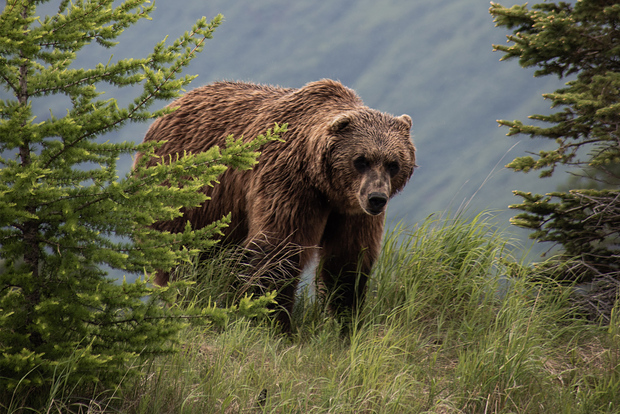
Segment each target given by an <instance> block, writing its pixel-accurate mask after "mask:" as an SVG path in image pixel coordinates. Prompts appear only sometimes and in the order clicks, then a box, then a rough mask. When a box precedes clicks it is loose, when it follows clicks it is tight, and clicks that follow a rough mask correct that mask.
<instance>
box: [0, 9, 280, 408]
mask: <svg viewBox="0 0 620 414" xmlns="http://www.w3.org/2000/svg"><path fill="white" fill-rule="evenodd" d="M42 3H46V1H34V0H31V1H29V0H8V1H7V2H6V6H5V7H4V10H3V11H2V13H1V14H0V83H1V84H2V87H3V88H4V89H5V90H6V91H8V92H9V94H10V97H9V98H7V99H2V100H0V168H1V169H0V259H1V261H2V263H1V265H2V266H1V270H0V401H3V402H4V401H9V400H10V399H9V397H10V396H12V395H13V393H15V389H16V387H19V388H20V389H26V390H28V389H33V387H38V386H43V387H46V386H49V385H50V382H51V381H53V379H54V377H55V376H56V375H57V374H58V373H59V372H69V374H68V376H67V377H66V378H68V380H67V381H68V382H69V383H77V382H80V381H94V382H95V383H101V382H103V383H114V384H118V383H119V381H120V380H121V378H122V377H123V376H124V375H126V374H127V363H128V362H130V361H134V360H135V359H136V357H137V356H138V355H142V356H145V355H154V354H159V353H165V352H169V351H170V350H171V349H172V348H171V345H172V342H171V341H170V340H171V339H173V338H174V334H175V333H176V332H178V330H179V329H180V327H181V326H182V323H181V322H180V321H182V320H185V319H186V318H184V315H185V314H181V313H180V312H181V311H180V310H179V309H178V308H177V307H166V306H161V305H162V303H169V304H170V303H172V301H173V298H174V295H175V289H174V287H171V288H163V289H153V288H152V287H150V286H151V285H150V284H149V283H147V281H145V280H143V279H138V281H137V282H135V283H127V282H126V281H123V282H122V283H120V284H119V283H114V281H112V280H110V279H109V278H107V277H106V273H105V271H104V270H102V266H109V267H111V268H114V269H122V270H123V271H126V272H133V273H149V272H152V271H153V270H154V269H170V268H171V267H173V266H175V265H177V264H179V263H180V262H183V261H187V260H189V259H190V258H191V257H192V255H194V254H195V252H196V251H197V250H198V249H204V248H206V247H208V246H210V245H212V244H213V243H214V241H213V239H214V237H215V236H217V235H218V234H219V233H220V230H221V228H222V226H225V225H226V223H227V218H223V219H222V220H221V221H219V222H216V223H213V224H212V225H210V226H207V227H205V228H203V229H192V228H190V227H189V225H188V227H187V228H186V229H185V231H184V232H183V233H179V234H170V233H162V232H157V231H153V230H152V229H150V228H149V225H150V224H152V223H153V222H155V221H158V220H170V219H172V218H173V217H176V216H179V215H180V214H181V212H180V210H181V208H191V207H195V206H198V205H200V204H201V203H202V202H204V201H205V198H206V197H205V196H204V194H202V193H201V192H200V191H199V190H200V188H201V187H203V186H205V185H213V184H214V183H215V182H216V180H217V177H218V175H219V174H220V173H221V172H222V171H224V170H225V169H226V168H229V167H232V168H243V169H247V168H251V167H252V166H253V165H254V164H255V163H256V160H257V156H258V152H257V151H258V149H259V147H260V146H261V145H262V144H263V143H265V142H266V141H268V140H272V139H276V138H277V134H278V133H279V132H282V131H283V130H284V128H283V127H278V126H277V125H276V127H275V129H274V131H273V132H272V131H268V132H267V134H265V135H264V136H260V137H257V138H256V139H254V140H252V141H249V142H247V140H245V141H244V140H242V139H233V138H232V137H231V138H229V140H228V145H227V147H226V148H221V149H219V148H213V149H212V150H210V151H208V152H205V153H202V154H197V155H187V156H186V157H181V158H179V159H175V160H172V161H171V162H170V163H161V164H160V165H157V166H155V167H153V168H149V169H145V168H144V167H143V166H142V165H139V166H138V168H137V169H136V171H135V172H134V173H132V174H130V175H128V176H126V177H123V178H121V179H119V177H118V176H117V160H118V159H119V157H120V156H121V155H122V154H134V153H135V152H136V151H142V152H145V153H152V151H153V149H154V145H156V144H152V143H149V144H140V145H135V144H133V143H119V144H115V143H108V142H99V141H98V140H97V138H98V137H99V136H101V135H102V134H104V133H107V132H109V131H112V130H116V129H119V128H121V127H122V126H123V125H125V124H127V123H128V122H137V121H146V120H150V119H153V118H155V117H157V116H161V115H163V114H165V113H167V112H169V111H170V109H162V110H157V111H154V112H150V111H149V110H148V108H149V106H150V105H151V104H152V103H153V102H154V101H156V100H170V99H172V98H174V97H176V96H178V94H179V92H180V90H181V88H183V87H184V86H185V85H187V84H188V83H189V82H190V81H191V80H192V79H193V77H192V76H183V77H180V76H179V75H180V73H181V71H182V69H183V68H184V67H186V66H187V65H188V64H189V62H190V61H191V60H192V59H193V58H194V57H195V56H196V54H197V53H198V52H200V51H201V50H202V48H203V45H204V42H205V40H206V39H209V38H211V36H212V33H213V31H214V29H215V28H216V27H217V26H218V25H219V24H220V22H221V19H222V17H221V16H217V17H216V18H214V19H213V20H212V21H211V22H210V23H208V22H207V21H206V20H205V18H202V19H200V20H198V21H197V22H196V23H195V25H194V26H193V27H192V29H191V31H190V32H186V33H185V34H184V35H183V36H181V37H180V38H179V39H177V40H176V41H174V42H173V43H172V44H171V45H166V44H165V42H164V41H162V42H161V43H159V44H157V45H156V46H155V48H154V50H153V52H152V53H151V54H149V55H148V56H147V57H145V58H139V59H123V60H119V61H118V62H114V63H107V64H98V65H97V66H96V67H95V68H93V69H76V68H74V67H72V63H73V62H74V61H75V58H76V53H77V52H79V51H80V50H81V49H83V48H84V47H85V46H88V45H91V44H92V43H98V44H99V45H101V46H104V47H106V48H111V47H113V46H114V45H115V44H116V43H115V39H116V38H117V37H118V36H119V35H120V34H121V33H122V32H123V30H124V29H125V28H127V27H129V26H130V25H132V24H134V23H136V22H138V21H139V20H141V19H145V18H146V19H148V18H149V13H150V12H151V11H152V10H153V6H151V5H149V2H148V1H145V0H125V1H124V2H122V4H118V5H116V6H114V4H113V3H114V2H113V0H76V1H72V2H71V1H68V0H63V1H61V2H60V5H59V6H58V12H57V14H55V15H51V16H38V14H37V7H38V6H39V5H40V4H42ZM92 46H94V45H92ZM101 84H103V85H105V84H107V85H111V86H114V87H126V86H136V85H139V86H141V88H142V91H141V93H139V95H138V96H137V97H136V98H135V99H134V100H133V102H131V103H129V104H128V105H127V106H126V107H123V108H121V107H119V105H118V104H117V102H116V100H115V99H103V98H102V97H101V92H99V90H97V89H96V86H97V85H101ZM54 95H59V96H64V97H66V98H68V102H70V105H69V107H68V108H67V109H66V113H64V114H63V116H59V112H60V110H59V109H57V108H55V109H54V110H53V111H51V113H50V115H49V117H47V118H46V119H45V118H42V116H41V114H38V113H35V111H34V110H33V102H36V101H37V100H42V99H44V98H46V97H49V96H54ZM143 159H145V158H143ZM163 183H165V184H166V185H162V184H163ZM145 297H148V299H145ZM272 299H273V297H271V300H272ZM263 301H264V299H263ZM268 301H269V300H268ZM244 306H245V308H248V309H252V312H257V310H256V309H255V308H253V307H252V304H251V303H250V304H248V303H246V304H245V305H244ZM261 306H262V305H261ZM245 308H244V309H245ZM232 311H234V310H232ZM196 312H198V314H199V315H198V316H200V312H199V311H196ZM196 312H195V313H194V316H196ZM209 312H211V310H209V309H206V310H204V311H203V312H202V314H208V313H209ZM212 313H213V312H212ZM68 366H70V367H71V368H70V369H69V370H68V371H67V370H66V368H67V367H68ZM31 395H35V394H31ZM2 404H3V403H0V407H2ZM5 408H6V407H5Z"/></svg>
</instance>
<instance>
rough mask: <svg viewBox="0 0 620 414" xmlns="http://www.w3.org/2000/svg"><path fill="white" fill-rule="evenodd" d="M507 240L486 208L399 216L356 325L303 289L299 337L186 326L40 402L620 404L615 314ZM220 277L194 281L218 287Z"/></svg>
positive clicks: (605, 407)
mask: <svg viewBox="0 0 620 414" xmlns="http://www.w3.org/2000/svg"><path fill="white" fill-rule="evenodd" d="M513 253H515V251H514V248H513V246H512V245H511V243H510V242H509V241H507V240H506V237H505V236H504V235H502V234H500V233H498V232H497V231H495V230H494V226H493V225H492V222H491V221H489V220H488V218H487V217H484V216H478V217H475V218H473V219H472V220H452V219H435V220H428V221H426V222H425V223H424V224H423V225H422V226H420V227H419V228H398V229H396V230H394V231H393V232H391V233H390V234H389V235H388V237H387V240H386V245H385V248H384V250H383V254H382V256H381V258H380V261H379V263H378V265H377V267H376V268H375V271H374V273H373V277H372V279H371V284H370V295H369V298H368V301H367V303H366V306H365V307H364V308H363V309H362V311H361V312H360V314H359V315H358V317H357V322H358V323H357V325H356V326H357V327H358V328H357V329H354V330H353V332H351V334H350V335H348V336H344V337H343V336H342V335H341V334H340V326H339V325H338V323H337V322H335V321H334V320H333V319H332V318H331V317H330V316H329V315H327V314H326V313H325V312H324V309H323V306H322V305H321V303H320V302H316V301H313V300H312V299H311V298H310V297H309V296H308V294H307V292H306V293H304V294H302V297H301V298H300V299H301V300H300V302H299V303H298V306H297V308H296V312H295V314H294V319H295V322H296V325H297V334H296V335H295V336H293V337H291V338H288V337H282V336H278V335H277V334H276V333H275V332H276V331H274V330H273V329H272V328H270V327H269V325H268V323H265V322H256V321H254V322H252V321H248V320H243V319H241V320H234V321H230V322H229V323H228V324H227V326H226V327H225V328H223V329H216V328H213V327H211V328H205V327H193V328H191V327H190V328H188V329H187V330H186V331H185V332H184V333H183V334H182V335H181V338H180V340H181V345H180V347H179V353H178V354H177V355H172V356H168V357H160V358H158V359H155V360H150V361H146V362H142V363H140V361H139V360H138V359H137V360H136V365H135V366H134V367H133V368H129V369H136V370H142V372H143V373H144V376H143V378H142V379H141V380H140V381H138V382H136V383H127V384H122V385H124V387H122V388H120V389H117V390H105V391H103V390H98V391H92V390H91V391H89V392H90V394H88V393H87V394H86V397H87V398H75V397H73V398H72V397H71V395H72V394H73V395H75V393H76V392H82V395H84V394H83V393H84V391H83V390H77V391H76V390H68V389H65V388H63V385H62V375H59V378H58V387H57V388H56V389H54V390H52V394H51V395H49V396H43V397H44V398H43V401H44V402H45V403H44V409H43V410H41V411H40V412H46V413H60V412H63V413H64V412H68V410H69V409H74V410H76V409H77V408H78V407H79V406H80V404H81V407H82V409H83V410H84V412H85V411H86V408H88V409H89V410H90V411H88V412H89V413H93V414H94V413H112V412H114V413H127V414H138V413H144V414H146V413H149V414H150V413H201V414H204V413H230V414H232V413H290V412H294V413H416V414H418V413H541V414H543V413H544V414H548V413H567V414H568V413H583V414H591V413H617V412H619V411H620V330H619V329H618V321H617V320H614V321H612V323H611V324H610V325H609V327H599V326H598V325H596V324H592V323H588V322H586V321H585V320H583V319H581V318H579V316H578V315H577V314H575V313H574V312H571V311H570V310H569V301H568V293H569V290H568V289H567V288H562V287H560V286H557V285H554V284H552V283H540V282H539V283H532V282H528V281H527V279H526V278H525V275H526V274H528V273H530V272H531V269H528V268H526V267H522V266H521V265H520V264H519V263H518V262H517V261H515V260H514V258H513V257H512V256H513ZM224 259H225V258H224ZM217 271H218V267H217V266H215V267H211V268H205V269H202V271H201V272H200V273H199V274H200V275H201V277H200V278H199V280H209V278H210V277H214V276H215V277H216V278H218V279H219V278H220V277H221V275H219V276H218V275H217V274H214V273H213V272H217ZM214 286H215V284H213V283H200V282H199V283H198V284H197V285H196V286H195V287H194V290H193V292H194V293H197V292H200V296H201V297H203V298H204V297H208V296H211V297H221V296H220V293H221V291H219V288H218V287H214ZM190 293H191V292H190ZM615 318H617V314H616V316H615ZM85 388H86V389H87V390H88V389H89V388H88V384H86V385H85ZM15 403H16V404H15V405H14V406H12V407H9V410H8V412H9V413H11V414H13V413H16V412H18V411H13V410H12V409H13V408H17V407H18V406H19V405H18V403H19V401H15Z"/></svg>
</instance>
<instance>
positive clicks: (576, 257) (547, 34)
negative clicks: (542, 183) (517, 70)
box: [490, 0, 620, 318]
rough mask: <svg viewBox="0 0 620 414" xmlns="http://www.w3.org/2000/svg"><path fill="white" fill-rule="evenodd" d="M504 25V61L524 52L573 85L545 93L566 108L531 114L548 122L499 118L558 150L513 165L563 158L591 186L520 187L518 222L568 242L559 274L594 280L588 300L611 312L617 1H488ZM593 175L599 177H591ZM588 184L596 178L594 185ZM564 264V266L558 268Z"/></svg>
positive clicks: (617, 277) (616, 274)
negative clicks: (565, 188) (508, 4)
mask: <svg viewBox="0 0 620 414" xmlns="http://www.w3.org/2000/svg"><path fill="white" fill-rule="evenodd" d="M490 13H491V14H492V15H493V16H494V19H495V23H496V25H497V26H500V27H506V28H508V29H512V30H513V34H512V35H509V36H508V42H509V43H510V44H509V45H494V48H495V49H496V50H499V51H501V52H502V53H503V54H504V56H503V57H502V60H506V59H510V58H519V63H520V64H521V66H523V67H532V66H533V67H536V68H537V70H536V72H535V76H546V75H556V76H558V77H559V78H561V79H563V78H569V79H570V80H569V81H568V82H567V83H566V87H565V88H562V89H559V90H557V91H555V92H554V93H549V94H545V95H543V96H544V97H545V99H549V100H550V101H551V102H552V107H553V108H560V109H561V110H559V111H558V112H555V113H553V114H551V115H532V116H530V118H531V119H533V120H536V121H540V122H541V123H543V124H547V125H546V126H544V125H543V126H538V125H526V124H524V123H523V122H521V121H505V120H502V121H498V122H499V124H500V125H503V126H507V127H509V128H510V129H509V132H508V135H515V134H527V135H530V136H531V137H542V138H547V139H550V140H553V142H555V143H556V145H557V148H556V149H553V150H551V151H540V153H539V154H538V156H534V157H533V156H525V157H518V158H516V159H515V160H513V161H512V162H511V163H510V164H508V167H509V168H512V169H514V170H515V171H524V172H527V171H530V170H540V171H541V174H540V176H541V177H547V176H550V175H552V174H553V173H554V171H555V168H556V167H557V166H558V165H565V166H568V167H570V168H571V169H572V170H573V173H574V174H576V175H578V176H582V177H585V178H587V179H586V180H584V179H580V180H574V181H572V183H573V185H575V184H580V185H583V184H586V187H577V188H574V189H570V190H569V191H556V192H553V193H549V194H546V195H539V194H531V193H528V192H523V191H515V194H517V195H519V196H520V197H522V198H523V202H522V203H521V204H518V205H514V206H511V208H515V209H518V210H521V211H522V213H520V214H518V215H517V216H516V217H514V219H513V223H514V224H516V225H518V226H521V227H525V228H529V229H532V230H533V233H532V234H531V237H532V238H534V239H537V240H539V241H550V242H554V243H556V244H559V245H561V246H562V248H563V258H562V260H561V261H560V266H559V268H557V267H556V268H555V270H556V277H559V278H564V279H569V280H571V281H580V282H582V281H589V282H593V285H592V290H591V291H590V294H589V295H588V296H587V297H586V298H585V300H584V303H586V304H587V306H588V308H589V310H590V311H591V312H592V314H594V315H596V316H603V317H604V318H609V316H610V312H611V309H612V308H613V304H614V302H615V301H616V299H617V295H618V287H619V286H620V190H619V189H618V182H620V169H619V168H618V166H619V165H620V46H619V44H618V39H619V38H620V4H618V2H615V1H598V0H581V1H578V2H573V3H567V2H558V3H554V2H545V3H539V4H534V5H533V6H532V7H531V8H528V6H527V5H523V6H519V5H516V6H513V7H511V8H505V7H503V6H501V5H499V4H496V3H491V8H490ZM593 181H594V184H593ZM588 182H589V183H588ZM557 270H559V272H557Z"/></svg>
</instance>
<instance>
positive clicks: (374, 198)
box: [368, 193, 388, 214]
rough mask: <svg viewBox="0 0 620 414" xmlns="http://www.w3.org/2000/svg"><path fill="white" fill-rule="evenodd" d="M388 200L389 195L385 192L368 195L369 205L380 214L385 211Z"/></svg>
mask: <svg viewBox="0 0 620 414" xmlns="http://www.w3.org/2000/svg"><path fill="white" fill-rule="evenodd" d="M387 202H388V196H387V195H385V194H383V193H370V194H369V195H368V206H369V207H370V210H371V212H372V213H374V214H379V213H381V211H383V207H385V205H386V204H387Z"/></svg>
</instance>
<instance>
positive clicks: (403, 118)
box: [396, 114, 413, 129]
mask: <svg viewBox="0 0 620 414" xmlns="http://www.w3.org/2000/svg"><path fill="white" fill-rule="evenodd" d="M396 119H398V120H399V121H401V122H404V123H405V124H406V125H407V127H408V128H409V129H411V126H412V125H413V121H412V120H411V117H410V116H409V115H407V114H402V115H401V116H397V117H396Z"/></svg>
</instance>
